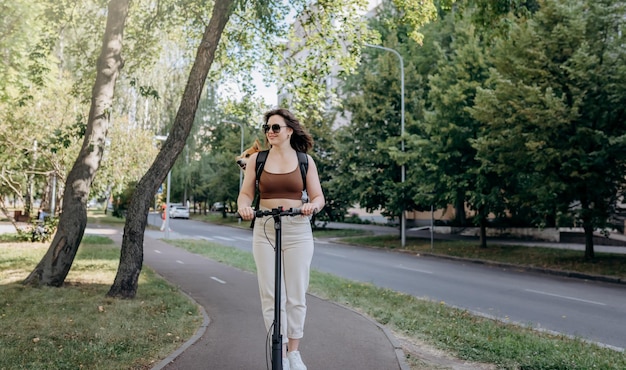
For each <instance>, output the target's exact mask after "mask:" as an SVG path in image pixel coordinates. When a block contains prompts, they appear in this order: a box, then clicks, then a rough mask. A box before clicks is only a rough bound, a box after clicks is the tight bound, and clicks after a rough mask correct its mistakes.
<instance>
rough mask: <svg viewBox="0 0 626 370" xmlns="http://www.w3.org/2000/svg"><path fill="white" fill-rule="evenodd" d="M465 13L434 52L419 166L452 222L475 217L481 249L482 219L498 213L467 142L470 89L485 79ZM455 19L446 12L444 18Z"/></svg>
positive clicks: (474, 124) (491, 187) (471, 122)
mask: <svg viewBox="0 0 626 370" xmlns="http://www.w3.org/2000/svg"><path fill="white" fill-rule="evenodd" d="M470 14H471V13H470V11H466V14H465V16H463V17H459V19H456V20H455V22H454V25H453V27H452V29H449V30H448V32H450V34H449V35H450V38H451V39H452V40H453V41H452V42H451V43H450V44H449V45H448V47H447V50H446V49H443V48H442V49H440V50H441V51H440V55H441V59H440V60H439V61H438V68H437V71H436V73H434V74H433V75H431V77H430V80H429V87H430V92H429V95H428V104H429V108H430V109H429V113H428V115H427V116H426V122H425V137H424V141H423V142H422V144H423V150H422V151H421V152H420V153H421V154H422V155H423V156H424V157H423V159H422V162H423V163H424V165H425V168H427V170H426V171H424V174H425V178H423V179H421V181H422V183H423V184H424V185H425V186H426V188H430V189H431V192H433V193H434V194H435V198H436V200H435V203H437V204H438V205H439V206H444V207H445V206H446V205H447V204H453V205H454V207H455V211H456V212H455V214H456V221H457V222H458V223H460V224H464V223H465V219H466V217H465V207H466V206H468V207H469V208H470V209H472V210H473V211H475V212H476V217H475V221H476V222H477V224H478V225H479V226H480V229H481V232H480V237H481V238H480V239H481V245H482V246H483V247H485V246H486V227H487V216H488V214H489V213H490V212H494V213H496V214H499V213H501V212H502V210H503V205H502V199H500V197H499V196H498V191H497V189H498V185H499V183H498V182H495V183H494V182H493V181H494V180H497V179H496V178H493V177H492V176H490V174H488V173H485V172H481V171H477V170H476V169H477V168H478V167H479V163H478V161H477V160H476V159H475V156H476V149H474V148H473V147H472V141H473V140H474V139H476V138H477V137H478V135H479V132H480V128H481V123H480V122H479V121H478V120H476V119H474V118H473V117H471V115H470V113H469V112H468V111H467V108H469V107H472V106H473V105H474V98H475V96H476V90H477V89H478V88H479V87H481V86H482V85H483V84H484V82H485V81H486V80H487V78H488V77H489V70H488V63H487V61H486V55H485V47H484V46H483V45H482V42H481V40H480V37H479V35H478V34H477V32H476V30H475V27H474V26H473V25H472V23H470V22H469V19H470V17H469V15H470ZM453 17H456V15H455V14H454V13H451V14H450V15H449V16H448V18H453Z"/></svg>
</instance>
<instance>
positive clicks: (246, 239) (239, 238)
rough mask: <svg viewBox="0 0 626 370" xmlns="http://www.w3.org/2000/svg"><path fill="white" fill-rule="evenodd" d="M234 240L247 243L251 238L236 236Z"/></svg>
mask: <svg viewBox="0 0 626 370" xmlns="http://www.w3.org/2000/svg"><path fill="white" fill-rule="evenodd" d="M235 239H237V240H243V241H245V242H247V241H249V240H252V238H250V237H245V236H236V237H235Z"/></svg>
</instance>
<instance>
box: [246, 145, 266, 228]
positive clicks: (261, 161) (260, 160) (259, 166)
mask: <svg viewBox="0 0 626 370" xmlns="http://www.w3.org/2000/svg"><path fill="white" fill-rule="evenodd" d="M268 153H269V150H263V151H261V152H259V154H257V155H256V162H255V165H256V167H255V172H256V179H255V180H254V186H255V192H254V198H255V200H254V201H253V203H254V209H255V210H258V209H259V204H261V195H260V194H259V179H260V178H261V174H262V173H263V168H264V167H265V161H266V160H267V154H268ZM254 220H255V219H254V218H253V219H252V222H250V228H253V227H254Z"/></svg>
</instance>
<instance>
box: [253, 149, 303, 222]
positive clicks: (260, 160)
mask: <svg viewBox="0 0 626 370" xmlns="http://www.w3.org/2000/svg"><path fill="white" fill-rule="evenodd" d="M268 153H269V150H264V151H261V152H259V154H257V156H256V180H255V183H254V186H255V189H256V191H255V202H254V204H255V205H254V209H255V210H258V209H259V204H260V203H261V194H260V193H259V181H260V180H261V174H262V173H263V168H264V167H265V161H266V160H267V154H268ZM297 153H298V164H299V167H300V174H301V175H302V198H303V199H302V201H303V202H304V203H306V202H308V201H309V196H308V194H306V173H307V171H308V170H309V157H308V156H307V154H306V153H303V152H297ZM305 197H306V199H305ZM254 220H255V219H254V218H253V219H252V222H251V223H250V227H251V228H252V227H254Z"/></svg>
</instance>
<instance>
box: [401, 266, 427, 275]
mask: <svg viewBox="0 0 626 370" xmlns="http://www.w3.org/2000/svg"><path fill="white" fill-rule="evenodd" d="M398 268H399V269H402V270H408V271H413V272H419V273H421V274H432V273H433V272H432V271H428V270H420V269H416V268H412V267H405V266H402V265H398Z"/></svg>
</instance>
